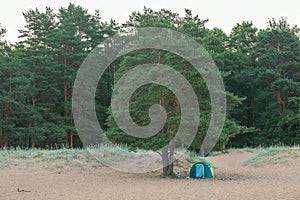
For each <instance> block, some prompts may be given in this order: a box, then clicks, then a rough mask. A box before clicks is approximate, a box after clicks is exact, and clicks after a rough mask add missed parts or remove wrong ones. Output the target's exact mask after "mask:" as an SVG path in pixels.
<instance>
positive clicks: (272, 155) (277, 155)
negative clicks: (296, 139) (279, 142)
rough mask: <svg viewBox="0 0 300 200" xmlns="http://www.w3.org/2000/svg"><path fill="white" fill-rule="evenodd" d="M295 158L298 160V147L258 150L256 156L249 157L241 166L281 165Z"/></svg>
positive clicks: (299, 155)
mask: <svg viewBox="0 0 300 200" xmlns="http://www.w3.org/2000/svg"><path fill="white" fill-rule="evenodd" d="M296 158H300V147H299V146H294V147H285V146H278V147H269V148H260V149H259V150H258V153H257V154H255V155H254V156H252V157H250V158H249V159H248V160H246V161H245V162H244V163H243V164H244V166H261V165H264V164H278V163H283V162H287V161H289V160H291V159H296Z"/></svg>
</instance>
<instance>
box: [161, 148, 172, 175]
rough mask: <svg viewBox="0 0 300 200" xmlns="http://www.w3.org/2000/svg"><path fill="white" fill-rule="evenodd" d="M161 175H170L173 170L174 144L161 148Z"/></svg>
mask: <svg viewBox="0 0 300 200" xmlns="http://www.w3.org/2000/svg"><path fill="white" fill-rule="evenodd" d="M162 161H163V176H170V175H172V174H173V172H174V145H173V144H169V145H168V146H166V147H164V148H163V149H162Z"/></svg>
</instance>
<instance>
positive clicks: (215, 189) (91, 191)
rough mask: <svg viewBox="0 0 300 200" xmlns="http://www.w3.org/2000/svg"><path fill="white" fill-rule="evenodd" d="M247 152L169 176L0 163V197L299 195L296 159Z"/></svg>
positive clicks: (121, 199) (140, 199)
mask: <svg viewBox="0 0 300 200" xmlns="http://www.w3.org/2000/svg"><path fill="white" fill-rule="evenodd" d="M252 155H253V153H250V152H238V151H233V152H231V153H229V154H222V155H218V156H213V157H208V158H207V160H208V161H210V162H211V164H212V165H213V166H214V171H215V175H216V177H215V178H213V179H205V180H204V179H202V180H194V179H170V178H162V177H160V172H153V173H148V174H128V173H122V172H118V171H114V170H112V169H109V168H106V167H100V168H97V169H93V168H90V169H85V170H81V169H78V168H76V167H73V168H69V169H55V170H49V169H45V168H43V167H41V166H39V165H34V166H31V167H20V166H13V167H9V168H3V169H0V200H19V199H20V200H21V199H22V200H23V199H26V200H36V199H38V200H44V199H45V200H60V199H63V200H69V199H70V200H77V199H82V200H83V199H84V200H96V199H97V200H98V199H101V200H102V199H103V200H110V199H112V200H114V199H116V200H135V199H136V200H148V199H155V200H159V199H163V200H168V199H172V200H177V199H186V200H190V199H197V200H199V199H213V200H217V199H222V200H224V199H247V200H249V199H300V159H292V160H289V161H288V162H286V163H279V164H266V165H263V166H258V167H254V166H243V161H245V160H246V159H247V158H249V157H250V156H252Z"/></svg>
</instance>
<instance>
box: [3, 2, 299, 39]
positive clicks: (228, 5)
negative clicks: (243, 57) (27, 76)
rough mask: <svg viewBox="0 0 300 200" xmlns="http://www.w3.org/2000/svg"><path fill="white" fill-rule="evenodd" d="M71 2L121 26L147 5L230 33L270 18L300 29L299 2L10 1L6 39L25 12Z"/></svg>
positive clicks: (5, 17) (5, 7) (260, 24)
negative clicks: (242, 25) (241, 25)
mask: <svg viewBox="0 0 300 200" xmlns="http://www.w3.org/2000/svg"><path fill="white" fill-rule="evenodd" d="M70 2H72V3H74V4H75V5H81V6H82V7H83V8H85V9H87V10H88V11H89V12H90V13H91V14H93V13H94V11H95V10H96V9H98V10H99V11H100V15H101V17H102V19H103V20H110V19H115V20H116V21H117V22H119V23H124V22H126V21H127V20H128V19H129V15H130V14H131V13H132V12H133V11H142V10H143V7H144V6H146V7H149V8H151V9H153V10H160V9H162V8H165V9H169V10H172V11H173V12H177V13H179V14H181V15H183V14H184V8H188V9H191V10H192V12H193V14H194V15H198V16H199V17H200V19H203V20H204V19H209V22H208V24H207V26H208V27H209V28H214V27H218V28H221V29H222V30H223V31H225V32H226V33H228V34H229V33H230V31H231V29H232V28H233V27H234V26H235V25H236V23H240V22H242V21H252V22H253V24H254V26H255V27H257V28H259V29H261V28H266V27H267V22H268V19H270V18H275V19H277V20H278V19H279V18H281V17H286V18H287V19H288V22H289V23H290V24H291V25H297V26H298V27H300V12H299V11H300V9H299V6H298V5H299V4H300V3H299V1H297V0H285V1H274V0H273V1H271V0H251V1H250V0H206V1H203V0H184V1H183V0H181V1H179V0H73V1H69V0H6V1H5V3H3V2H2V4H1V7H0V24H1V26H2V27H3V28H5V29H7V33H6V35H5V39H6V40H7V41H8V42H10V43H14V42H16V41H18V30H20V29H23V28H24V25H25V20H24V18H23V15H22V13H23V12H26V11H28V10H30V9H35V8H38V9H39V10H40V11H44V10H45V7H46V6H48V7H50V8H52V9H54V10H55V11H57V10H58V9H59V8H60V7H67V6H68V4H69V3H70ZM297 2H298V3H297Z"/></svg>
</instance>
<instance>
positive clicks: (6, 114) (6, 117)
mask: <svg viewBox="0 0 300 200" xmlns="http://www.w3.org/2000/svg"><path fill="white" fill-rule="evenodd" d="M4 110H5V125H6V128H5V129H4V135H3V136H4V144H3V147H4V148H6V147H8V130H7V126H8V119H9V105H8V104H5V106H4Z"/></svg>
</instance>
